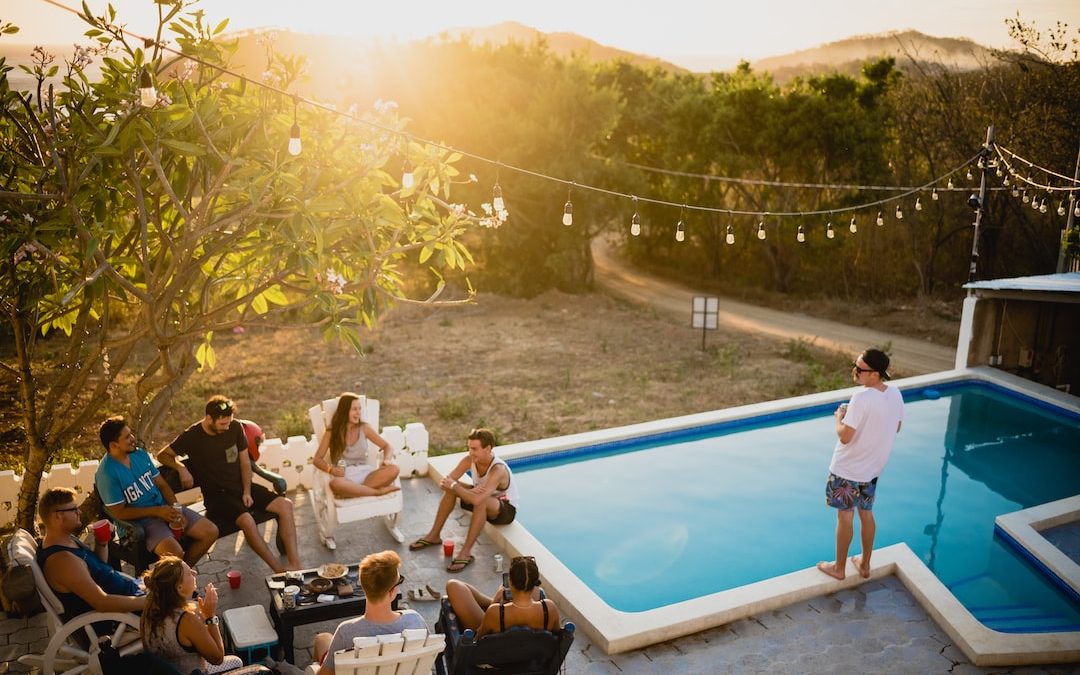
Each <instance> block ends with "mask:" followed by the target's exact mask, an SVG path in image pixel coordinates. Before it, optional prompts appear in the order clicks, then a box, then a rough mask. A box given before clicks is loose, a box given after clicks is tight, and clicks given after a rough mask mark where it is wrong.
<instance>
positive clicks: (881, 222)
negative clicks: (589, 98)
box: [875, 211, 885, 227]
mask: <svg viewBox="0 0 1080 675" xmlns="http://www.w3.org/2000/svg"><path fill="white" fill-rule="evenodd" d="M875 222H876V223H877V225H878V227H881V226H882V225H884V224H885V218H884V217H883V216H882V215H881V211H878V212H877V220H876V221H875Z"/></svg>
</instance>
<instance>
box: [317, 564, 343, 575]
mask: <svg viewBox="0 0 1080 675" xmlns="http://www.w3.org/2000/svg"><path fill="white" fill-rule="evenodd" d="M348 571H349V568H348V567H347V566H345V565H342V564H341V563H327V564H325V565H321V566H320V567H319V569H318V572H317V573H318V575H319V576H320V577H322V578H323V579H340V578H342V577H343V576H345V575H346V574H347V573H348Z"/></svg>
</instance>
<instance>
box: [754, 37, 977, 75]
mask: <svg viewBox="0 0 1080 675" xmlns="http://www.w3.org/2000/svg"><path fill="white" fill-rule="evenodd" d="M879 56H894V57H896V63H897V65H898V66H899V67H900V68H902V69H907V68H910V67H911V66H912V65H913V63H914V61H921V62H931V63H940V64H942V65H944V66H945V67H947V68H949V69H952V70H960V71H963V70H973V69H976V68H980V67H982V66H983V65H984V64H986V63H988V62H991V61H993V59H994V57H993V52H992V51H991V50H990V49H988V48H986V47H983V46H982V45H980V44H977V43H975V42H972V41H971V40H968V39H966V38H942V37H934V36H932V35H926V34H924V33H920V32H918V31H915V30H906V31H902V32H896V31H891V32H888V33H882V34H880V35H858V36H854V37H850V38H847V39H845V40H838V41H837V42H830V43H828V44H824V45H822V46H820V47H815V48H813V49H803V50H801V51H797V52H792V53H790V54H784V55H781V56H771V57H769V58H766V59H761V60H759V61H755V62H753V63H752V64H751V66H752V67H753V69H754V70H756V71H759V72H769V73H771V74H772V76H773V78H774V80H775V81H776V82H777V83H779V84H785V83H787V82H790V81H791V80H793V79H794V78H795V77H799V76H803V77H805V76H808V75H818V74H823V73H831V72H838V73H842V74H845V75H857V74H858V73H859V69H860V68H861V67H862V64H863V63H864V62H865V61H867V60H870V59H874V58H877V57H879Z"/></svg>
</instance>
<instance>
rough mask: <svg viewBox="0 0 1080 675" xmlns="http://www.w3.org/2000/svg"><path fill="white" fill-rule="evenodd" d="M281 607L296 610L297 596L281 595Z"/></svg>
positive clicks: (290, 594)
mask: <svg viewBox="0 0 1080 675" xmlns="http://www.w3.org/2000/svg"><path fill="white" fill-rule="evenodd" d="M281 606H282V608H284V609H294V608H295V607H296V596H295V595H294V594H292V593H286V592H284V591H283V592H282V593H281Z"/></svg>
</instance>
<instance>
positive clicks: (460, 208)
mask: <svg viewBox="0 0 1080 675" xmlns="http://www.w3.org/2000/svg"><path fill="white" fill-rule="evenodd" d="M450 213H452V214H454V215H455V216H458V217H459V218H460V217H461V216H464V215H465V205H464V204H451V205H450Z"/></svg>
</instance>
